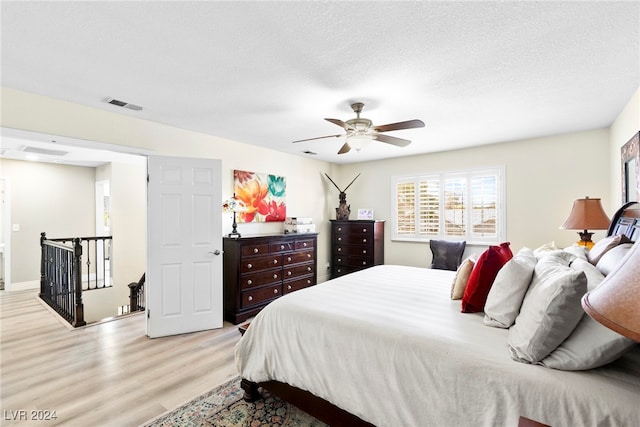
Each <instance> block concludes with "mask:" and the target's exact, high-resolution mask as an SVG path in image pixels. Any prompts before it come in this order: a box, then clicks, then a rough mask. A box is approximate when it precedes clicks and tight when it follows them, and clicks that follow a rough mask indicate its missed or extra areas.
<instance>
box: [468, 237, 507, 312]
mask: <svg viewBox="0 0 640 427" xmlns="http://www.w3.org/2000/svg"><path fill="white" fill-rule="evenodd" d="M509 245H510V243H509V242H505V243H501V244H500V246H489V249H487V250H486V251H484V252H483V253H482V255H480V258H478V260H477V261H476V265H475V266H474V267H473V270H472V271H471V275H470V276H469V281H467V287H466V288H465V290H464V295H463V296H462V312H463V313H476V312H481V311H484V303H485V302H487V295H489V290H491V286H492V285H493V281H494V280H495V278H496V275H497V274H498V271H499V270H500V269H501V268H502V266H503V265H505V264H506V263H507V261H509V260H510V259H511V258H513V252H511V249H510V248H509Z"/></svg>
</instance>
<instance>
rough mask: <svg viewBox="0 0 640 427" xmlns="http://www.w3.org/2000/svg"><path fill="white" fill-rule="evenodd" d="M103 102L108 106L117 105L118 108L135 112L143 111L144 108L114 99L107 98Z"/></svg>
mask: <svg viewBox="0 0 640 427" xmlns="http://www.w3.org/2000/svg"><path fill="white" fill-rule="evenodd" d="M103 101H104V102H106V103H107V104H111V105H115V106H117V107H123V108H128V109H130V110H134V111H141V110H142V107H141V106H139V105H135V104H130V103H128V102H124V101H120V100H118V99H114V98H105V99H103Z"/></svg>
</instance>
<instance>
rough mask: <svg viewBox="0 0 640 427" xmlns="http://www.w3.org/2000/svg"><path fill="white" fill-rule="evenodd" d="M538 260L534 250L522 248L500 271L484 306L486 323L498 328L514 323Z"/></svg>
mask: <svg viewBox="0 0 640 427" xmlns="http://www.w3.org/2000/svg"><path fill="white" fill-rule="evenodd" d="M536 262H537V260H536V257H535V255H534V254H533V251H532V250H531V249H529V248H522V249H520V251H518V253H517V254H516V255H515V256H514V257H513V258H511V259H510V260H509V261H508V262H507V263H506V264H505V265H504V266H503V267H502V268H501V269H500V271H498V275H497V276H496V279H495V281H494V282H493V286H492V287H491V290H490V291H489V295H487V302H486V303H485V306H484V312H485V316H484V324H485V325H488V326H493V327H496V328H508V327H510V326H511V325H513V322H514V321H515V320H516V316H517V315H518V312H519V311H520V306H521V305H522V300H524V295H525V293H526V292H527V289H528V288H529V283H531V278H532V277H533V269H534V268H535V266H536Z"/></svg>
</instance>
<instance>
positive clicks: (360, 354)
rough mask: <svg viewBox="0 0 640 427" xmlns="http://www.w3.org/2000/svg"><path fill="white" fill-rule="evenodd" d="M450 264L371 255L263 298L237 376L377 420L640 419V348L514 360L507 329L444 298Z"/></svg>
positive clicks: (557, 422) (558, 422)
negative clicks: (582, 361) (585, 365)
mask: <svg viewBox="0 0 640 427" xmlns="http://www.w3.org/2000/svg"><path fill="white" fill-rule="evenodd" d="M453 277H454V273H453V272H449V271H442V270H430V269H423V268H415V267H403V266H394V265H383V266H376V267H372V268H369V269H366V270H362V271H359V272H357V273H353V274H350V275H347V276H342V277H340V278H337V279H334V280H331V281H328V282H325V283H322V284H319V285H317V286H314V287H311V288H307V289H303V290H300V291H297V292H294V293H292V294H289V295H287V296H284V297H282V298H280V299H278V300H276V301H274V302H272V303H271V304H269V305H268V306H267V307H266V308H265V309H264V310H263V311H262V312H261V313H260V314H259V315H258V316H257V317H256V318H255V319H254V321H253V322H252V323H251V327H250V328H249V329H248V330H247V332H246V333H245V335H244V337H243V338H242V339H241V340H240V342H239V343H238V345H237V347H236V362H237V366H238V370H239V372H240V375H241V376H242V377H243V378H246V379H249V380H251V381H255V382H261V381H268V380H277V381H281V382H285V383H288V384H291V385H293V386H296V387H298V388H301V389H304V390H308V391H310V392H311V393H313V394H315V395H317V396H320V397H322V398H323V399H325V400H328V401H330V402H332V403H334V404H335V405H337V406H339V407H341V408H343V409H345V410H347V411H348V412H351V413H353V414H355V415H357V416H359V417H360V418H362V419H363V420H366V421H368V422H370V423H373V424H375V425H376V426H379V427H383V426H390V427H391V426H393V427H397V426H407V427H409V426H482V425H484V426H492V427H493V426H517V424H518V418H519V416H521V415H522V416H526V417H528V418H531V419H535V420H537V421H540V422H544V423H547V424H552V425H553V426H554V427H560V426H563V425H566V426H640V352H638V351H637V350H638V349H637V348H636V349H634V351H632V352H630V353H628V354H627V355H626V356H625V357H623V358H622V359H620V360H619V361H617V362H615V363H614V364H611V365H609V366H607V367H604V368H599V369H594V370H591V371H587V372H564V371H556V370H552V369H548V368H544V367H541V366H534V365H526V364H522V363H518V362H515V361H512V360H511V359H510V357H509V352H508V349H507V345H506V341H507V330H503V329H497V328H491V327H488V326H485V325H484V324H483V322H482V316H481V315H480V314H465V313H461V312H460V301H451V299H450V297H449V295H450V289H451V283H452V281H453Z"/></svg>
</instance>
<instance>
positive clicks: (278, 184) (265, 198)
mask: <svg viewBox="0 0 640 427" xmlns="http://www.w3.org/2000/svg"><path fill="white" fill-rule="evenodd" d="M233 188H234V192H235V195H236V198H237V199H239V200H240V201H242V203H243V204H244V205H245V207H246V211H245V212H242V213H240V216H239V218H238V222H284V220H285V218H286V216H287V204H286V202H285V190H286V181H285V178H284V176H277V175H269V174H266V173H258V172H246V171H240V170H234V171H233Z"/></svg>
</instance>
